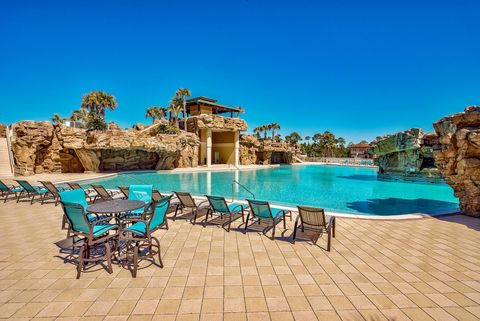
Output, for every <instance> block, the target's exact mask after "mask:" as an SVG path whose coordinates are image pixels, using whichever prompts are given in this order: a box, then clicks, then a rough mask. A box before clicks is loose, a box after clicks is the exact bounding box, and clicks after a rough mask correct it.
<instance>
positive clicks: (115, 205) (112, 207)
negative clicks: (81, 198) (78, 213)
mask: <svg viewBox="0 0 480 321" xmlns="http://www.w3.org/2000/svg"><path fill="white" fill-rule="evenodd" d="M144 206H145V203H144V202H142V201H133V200H120V199H119V200H111V201H105V202H100V203H96V204H92V205H89V206H88V207H87V212H89V213H95V214H118V213H125V212H130V211H133V210H137V209H139V208H142V207H144Z"/></svg>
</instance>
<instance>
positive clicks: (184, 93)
mask: <svg viewBox="0 0 480 321" xmlns="http://www.w3.org/2000/svg"><path fill="white" fill-rule="evenodd" d="M191 95H192V92H191V91H190V89H187V88H179V89H178V90H177V92H176V93H175V96H176V97H178V98H181V99H182V107H183V121H184V128H185V130H187V101H186V99H185V97H190V96H191Z"/></svg>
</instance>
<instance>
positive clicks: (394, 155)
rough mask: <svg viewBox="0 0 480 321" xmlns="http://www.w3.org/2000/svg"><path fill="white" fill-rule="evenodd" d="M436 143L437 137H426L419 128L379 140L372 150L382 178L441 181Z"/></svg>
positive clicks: (427, 135)
mask: <svg viewBox="0 0 480 321" xmlns="http://www.w3.org/2000/svg"><path fill="white" fill-rule="evenodd" d="M436 142H437V137H436V135H435V134H425V133H424V132H423V131H422V129H420V128H412V129H410V130H407V131H403V132H399V133H396V134H393V135H389V136H386V137H384V138H383V139H381V140H379V141H378V142H377V143H376V145H375V146H374V147H373V148H372V152H373V153H374V154H376V155H378V166H379V177H380V178H386V179H388V178H392V177H394V178H400V179H412V178H427V179H429V180H433V181H435V180H440V176H441V175H440V172H439V171H438V169H437V168H436V167H435V161H434V158H433V145H435V144H436Z"/></svg>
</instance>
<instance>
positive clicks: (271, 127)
mask: <svg viewBox="0 0 480 321" xmlns="http://www.w3.org/2000/svg"><path fill="white" fill-rule="evenodd" d="M269 126H270V129H271V131H272V140H275V130H276V129H280V125H279V124H277V123H271V124H270V125H269Z"/></svg>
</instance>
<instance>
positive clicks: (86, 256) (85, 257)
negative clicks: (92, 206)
mask: <svg viewBox="0 0 480 321" xmlns="http://www.w3.org/2000/svg"><path fill="white" fill-rule="evenodd" d="M60 202H61V204H62V208H63V211H64V213H65V217H66V218H67V220H68V222H69V224H70V226H71V232H72V234H73V235H74V236H77V237H79V238H81V239H82V240H81V241H83V242H81V246H80V251H79V253H78V266H77V279H79V278H80V273H81V272H82V269H84V268H85V266H84V265H85V263H87V264H88V263H90V262H99V261H105V260H106V261H107V271H108V273H110V274H111V273H112V272H113V270H112V252H113V251H114V249H113V250H112V247H114V246H115V243H114V237H115V236H116V235H117V233H113V234H112V233H111V232H116V230H117V229H118V226H117V225H116V224H109V223H108V220H109V218H105V219H100V220H97V221H94V222H91V221H90V220H89V219H88V217H87V214H86V213H85V211H84V210H83V206H82V205H80V204H76V203H69V202H64V201H60ZM110 242H112V245H110ZM74 246H75V244H74ZM98 246H104V247H105V251H104V252H103V253H102V254H103V255H95V254H98V253H99V252H98V251H94V252H93V253H92V252H91V251H90V249H91V248H96V247H98Z"/></svg>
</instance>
